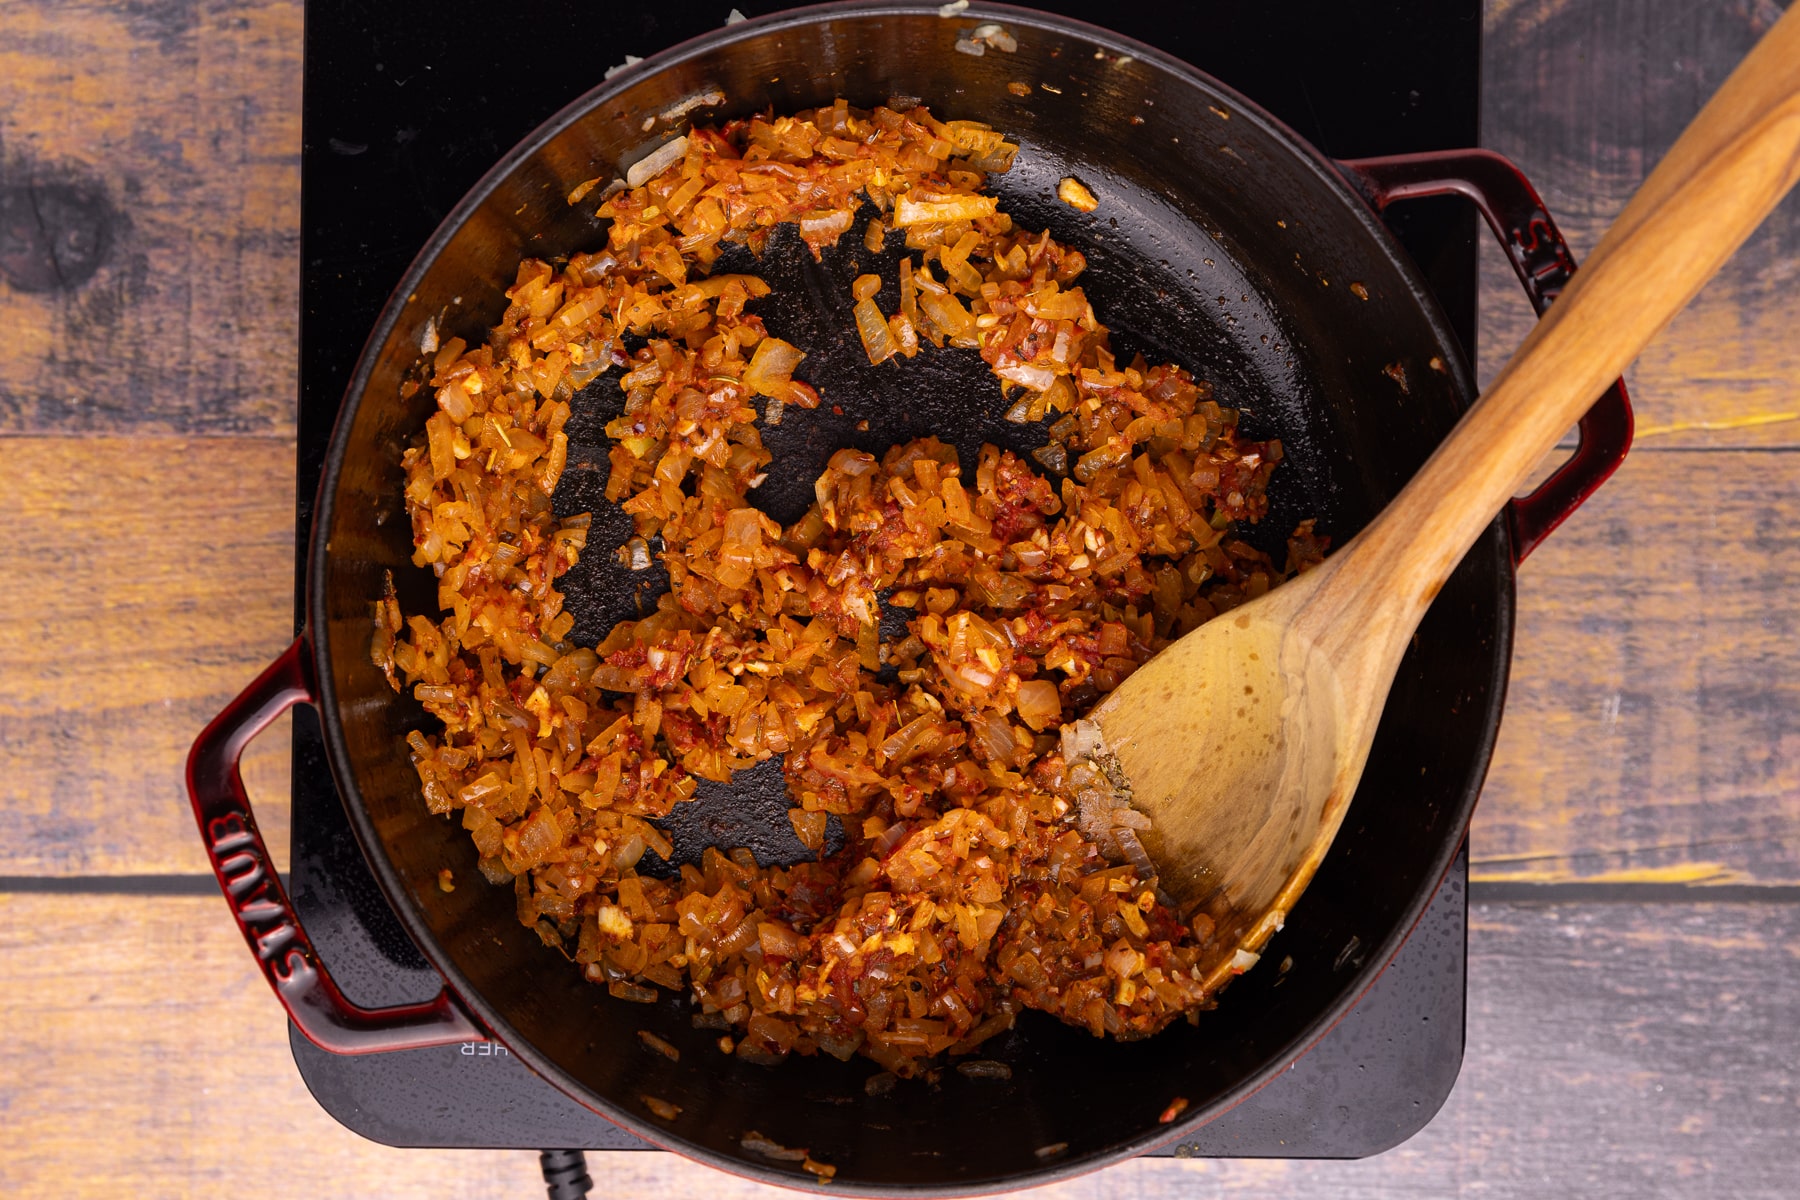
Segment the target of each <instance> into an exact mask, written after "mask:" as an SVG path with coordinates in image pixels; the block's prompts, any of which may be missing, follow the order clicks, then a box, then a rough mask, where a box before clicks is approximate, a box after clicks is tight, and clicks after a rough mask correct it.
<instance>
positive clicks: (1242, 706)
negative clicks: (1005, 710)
mask: <svg viewBox="0 0 1800 1200" xmlns="http://www.w3.org/2000/svg"><path fill="white" fill-rule="evenodd" d="M1797 177H1800V5H1796V6H1795V7H1794V8H1793V9H1791V10H1790V11H1789V12H1788V13H1787V14H1786V15H1785V16H1783V17H1782V18H1781V19H1780V20H1779V21H1778V22H1777V23H1776V25H1775V27H1774V28H1773V29H1771V30H1770V31H1769V33H1768V34H1767V35H1766V36H1765V37H1764V38H1763V39H1762V41H1761V43H1760V44H1759V45H1758V46H1757V47H1756V48H1755V49H1754V50H1753V51H1752V52H1751V53H1750V55H1749V57H1747V58H1746V59H1745V60H1744V61H1743V62H1742V63H1741V64H1740V65H1739V66H1738V68H1737V70H1736V71H1734V72H1732V74H1731V77H1730V78H1729V79H1727V80H1726V81H1725V85H1724V86H1723V87H1721V88H1720V89H1719V92H1718V94H1717V95H1715V96H1714V97H1713V98H1712V100H1711V102H1710V103H1708V104H1707V106H1706V108H1705V109H1704V110H1702V111H1701V113H1700V115H1699V116H1698V117H1697V118H1695V120H1694V123H1693V124H1692V125H1690V126H1689V127H1688V128H1687V131H1686V132H1685V133H1683V134H1682V136H1681V139H1680V140H1679V141H1678V142H1676V144H1675V146H1674V148H1673V149H1672V150H1670V151H1669V154H1668V156H1667V157H1666V158H1664V159H1663V161H1662V163H1661V164H1660V165H1658V167H1657V168H1656V170H1655V172H1654V173H1652V174H1651V176H1650V178H1649V179H1647V180H1646V181H1645V182H1644V185H1643V187H1641V188H1639V189H1638V192H1637V195H1636V196H1634V197H1633V198H1632V201H1631V203H1630V204H1629V205H1628V206H1626V209H1625V211H1624V212H1623V213H1622V214H1620V216H1619V219H1618V220H1617V221H1615V222H1614V223H1613V226H1612V228H1611V229H1610V230H1608V231H1607V234H1606V237H1605V238H1604V239H1603V240H1602V241H1601V243H1600V245H1599V247H1598V248H1597V249H1596V250H1595V251H1594V253H1593V254H1592V255H1591V256H1590V257H1589V258H1588V260H1587V264H1586V265H1585V266H1583V267H1582V268H1581V270H1580V271H1578V272H1577V273H1576V274H1575V276H1574V279H1573V282H1572V283H1571V284H1570V286H1569V287H1568V288H1567V290H1565V291H1564V292H1563V294H1562V296H1561V298H1560V299H1558V300H1557V302H1556V304H1555V305H1554V307H1552V308H1551V309H1550V311H1549V312H1548V313H1547V314H1546V315H1545V317H1544V319H1543V320H1542V321H1540V322H1539V323H1538V324H1537V326H1536V327H1535V328H1534V329H1533V330H1532V332H1531V335H1530V336H1529V337H1527V338H1526V339H1525V342H1524V344H1523V345H1521V346H1520V347H1519V350H1518V352H1517V353H1516V354H1514V355H1513V357H1512V360H1511V361H1510V362H1508V363H1507V364H1506V367H1505V368H1504V369H1503V370H1502V371H1501V372H1500V374H1499V376H1498V377H1496V378H1495V380H1494V382H1493V385H1492V386H1491V387H1489V388H1488V390H1487V392H1486V394H1484V395H1483V396H1482V397H1481V399H1480V400H1479V401H1478V402H1477V403H1476V404H1475V406H1474V407H1473V408H1471V409H1470V410H1469V411H1468V413H1467V414H1465V415H1464V417H1463V419H1462V421H1461V422H1460V423H1459V424H1458V425H1457V427H1456V429H1455V430H1454V431H1453V432H1452V433H1451V434H1450V436H1449V438H1448V439H1446V440H1445V441H1444V443H1443V444H1442V445H1441V446H1440V447H1439V448H1438V450H1437V451H1436V453H1434V454H1433V455H1432V457H1431V458H1430V460H1429V461H1427V462H1426V464H1425V465H1424V467H1423V468H1421V469H1420V471H1419V473H1418V475H1417V476H1415V477H1414V478H1413V480H1412V481H1411V482H1410V483H1409V484H1407V486H1406V488H1405V489H1404V490H1403V491H1402V492H1401V493H1400V495H1399V496H1398V497H1396V498H1395V500H1394V502H1393V503H1392V504H1390V505H1388V507H1387V508H1386V509H1385V510H1384V511H1383V512H1382V513H1381V514H1380V515H1379V516H1378V517H1377V518H1376V519H1375V520H1374V521H1373V522H1372V523H1371V524H1370V525H1369V526H1368V527H1367V528H1366V529H1364V530H1363V531H1362V532H1361V533H1360V534H1358V535H1357V536H1356V537H1355V538H1353V539H1351V541H1350V542H1349V543H1348V544H1346V545H1345V546H1344V547H1343V548H1342V549H1341V550H1339V551H1338V552H1337V554H1335V555H1333V556H1332V557H1331V558H1329V559H1327V560H1326V562H1325V563H1324V564H1323V565H1322V566H1319V567H1316V568H1314V569H1313V570H1311V571H1308V572H1307V573H1305V574H1304V575H1300V576H1298V577H1296V578H1294V579H1292V580H1290V581H1289V582H1287V583H1285V584H1283V585H1282V586H1281V587H1279V588H1276V589H1275V590H1273V591H1271V592H1269V593H1267V594H1266V595H1264V596H1262V597H1260V598H1259V599H1257V600H1254V601H1252V602H1250V603H1248V604H1246V605H1244V606H1242V607H1241V608H1236V609H1233V610H1232V611H1230V612H1228V613H1225V614H1224V615H1222V616H1220V617H1217V618H1215V619H1214V620H1212V621H1210V622H1208V623H1207V624H1206V625H1203V626H1202V627H1200V628H1199V629H1196V630H1195V631H1193V632H1192V633H1190V634H1188V635H1187V636H1186V637H1184V638H1182V639H1181V640H1180V641H1178V642H1176V643H1175V644H1174V645H1172V646H1170V647H1169V648H1168V649H1166V650H1164V651H1163V652H1162V653H1161V654H1159V655H1157V656H1156V657H1155V658H1153V659H1151V660H1150V662H1149V663H1147V664H1145V666H1143V667H1142V668H1141V669H1139V670H1138V671H1137V672H1136V673H1135V674H1133V675H1132V676H1130V677H1129V678H1128V679H1127V680H1126V681H1125V682H1124V683H1123V684H1121V685H1120V686H1119V688H1118V689H1117V690H1115V691H1114V692H1113V693H1112V694H1111V695H1109V696H1108V697H1107V698H1106V700H1105V701H1104V702H1102V703H1101V704H1100V705H1099V706H1098V707H1097V708H1096V709H1095V710H1094V712H1093V713H1092V714H1091V716H1090V719H1091V720H1092V721H1094V722H1095V723H1097V724H1098V726H1099V735H1100V739H1101V742H1102V743H1103V744H1102V746H1101V749H1100V752H1099V755H1098V757H1099V759H1100V761H1101V762H1102V763H1104V762H1105V756H1106V755H1107V754H1110V755H1111V756H1112V757H1113V758H1114V759H1116V766H1117V767H1118V768H1120V769H1121V770H1122V771H1123V774H1124V777H1125V779H1126V781H1127V782H1128V783H1129V785H1130V795H1129V799H1130V800H1131V802H1132V803H1133V805H1134V806H1135V807H1136V808H1138V809H1139V810H1140V811H1142V812H1144V813H1146V814H1148V815H1149V816H1150V817H1151V819H1152V821H1153V822H1154V824H1153V827H1152V828H1151V829H1149V830H1147V831H1146V832H1145V834H1144V835H1143V838H1142V840H1143V842H1144V845H1145V848H1146V849H1147V850H1148V851H1149V853H1150V856H1151V858H1152V859H1153V860H1154V861H1155V863H1156V865H1157V867H1158V869H1159V872H1160V880H1161V884H1162V887H1163V888H1164V890H1166V891H1167V892H1169V893H1170V894H1172V896H1173V897H1174V898H1175V899H1176V900H1177V901H1179V902H1180V903H1181V905H1182V909H1183V915H1184V918H1185V917H1188V916H1191V915H1192V914H1194V913H1195V912H1196V911H1200V912H1204V913H1205V914H1206V915H1207V916H1209V917H1210V918H1211V919H1212V921H1213V923H1214V926H1215V933H1214V940H1213V942H1212V943H1211V949H1210V951H1209V954H1208V957H1207V960H1206V961H1207V976H1208V982H1209V985H1212V986H1216V985H1218V984H1220V983H1223V982H1224V981H1226V980H1227V979H1229V978H1230V977H1231V975H1232V974H1234V973H1237V972H1240V971H1242V970H1244V969H1246V968H1247V967H1248V966H1249V965H1250V964H1252V963H1254V962H1255V960H1256V959H1255V956H1256V954H1257V952H1259V951H1260V950H1261V948H1262V946H1263V944H1264V943H1265V942H1266V941H1267V940H1268V938H1269V935H1270V934H1271V933H1273V932H1274V931H1275V930H1277V929H1279V928H1281V924H1282V921H1283V920H1284V918H1285V917H1286V915H1287V913H1288V911H1289V909H1291V908H1292V907H1293V905H1294V903H1295V901H1297V900H1298V899H1299V897H1300V893H1301V892H1302V890H1304V889H1305V887H1306V885H1307V883H1308V882H1309V881H1310V880H1311V879H1312V876H1313V872H1314V870H1315V869H1317V867H1318V865H1319V861H1320V860H1321V859H1322V858H1323V857H1324V855H1325V852H1326V850H1327V849H1329V848H1330V846H1331V840H1332V838H1333V837H1334V836H1335V835H1336V833H1337V830H1338V826H1339V824H1341V823H1342V821H1343V819H1344V812H1345V810H1346V809H1347V808H1348V807H1349V803H1350V797H1351V795H1352V794H1353V793H1354V792H1355V791H1356V784H1357V781H1358V779H1360V778H1361V776H1362V770H1363V764H1364V762H1365V761H1366V760H1367V758H1368V754H1369V743H1370V742H1371V741H1372V740H1373V738H1374V736H1375V728H1376V724H1377V722H1378V720H1379V718H1380V715H1381V709H1382V706H1383V704H1384V703H1385V702H1386V699H1387V694H1388V690H1389V688H1390V686H1391V685H1392V683H1393V679H1394V672H1395V671H1396V669H1397V668H1398V667H1399V664H1400V658H1401V654H1402V653H1403V651H1404V650H1405V649H1406V646H1407V643H1408V642H1409V640H1410V639H1411V638H1412V635H1413V630H1414V629H1415V628H1416V627H1417V625H1418V623H1419V619H1420V618H1421V617H1422V616H1423V615H1424V613H1425V610H1426V608H1427V607H1428V606H1429V605H1430V603H1431V601H1432V599H1433V598H1434V597H1435V596H1436V595H1437V593H1438V589H1439V588H1441V587H1442V586H1443V584H1444V581H1445V580H1446V579H1447V578H1448V577H1449V575H1450V573H1451V571H1452V570H1453V569H1454V568H1455V567H1456V565H1457V563H1458V562H1459V561H1461V559H1462V556H1463V554H1464V553H1465V552H1466V551H1467V550H1468V548H1469V547H1470V546H1471V545H1473V544H1474V542H1475V540H1476V538H1477V537H1478V536H1480V534H1481V532H1482V531H1483V530H1484V529H1485V528H1487V526H1488V523H1489V522H1490V521H1491V520H1492V519H1493V517H1494V515H1495V514H1496V513H1497V512H1499V511H1500V509H1501V507H1502V506H1503V505H1505V504H1506V502H1507V501H1508V499H1510V498H1511V497H1512V496H1513V495H1514V494H1516V493H1517V492H1518V490H1519V489H1520V487H1521V486H1522V485H1523V484H1524V482H1525V480H1526V477H1527V476H1528V475H1529V474H1530V473H1531V471H1532V469H1533V467H1535V466H1536V464H1537V463H1538V462H1539V460H1541V459H1542V458H1543V457H1544V456H1545V454H1547V453H1548V452H1549V451H1550V449H1551V448H1552V447H1553V446H1555V444H1556V442H1557V439H1558V438H1560V437H1561V436H1562V434H1563V433H1564V432H1565V431H1567V430H1568V429H1569V428H1570V426H1572V425H1573V424H1574V423H1575V421H1576V420H1577V418H1579V417H1580V416H1581V414H1582V413H1583V412H1585V411H1586V410H1587V408H1588V407H1589V405H1591V404H1592V403H1593V402H1594V400H1595V399H1596V398H1598V397H1599V395H1600V394H1601V393H1602V392H1603V391H1604V390H1605V389H1606V387H1607V386H1608V385H1609V384H1610V383H1611V381H1612V380H1613V379H1615V378H1617V377H1618V376H1619V375H1620V373H1621V372H1622V371H1623V370H1624V368H1625V366H1626V365H1627V364H1628V363H1630V362H1631V361H1632V359H1634V358H1636V357H1637V355H1638V352H1639V351H1641V350H1642V349H1643V348H1644V346H1645V345H1646V344H1647V343H1648V342H1649V341H1650V340H1651V338H1652V337H1654V336H1655V335H1656V334H1657V333H1658V332H1659V331H1660V330H1661V329H1662V328H1663V326H1664V325H1666V324H1668V322H1669V320H1670V319H1671V318H1673V317H1674V316H1675V314H1676V313H1677V312H1679V311H1680V310H1681V309H1682V308H1683V307H1684V306H1685V305H1686V304H1687V302H1688V301H1689V300H1690V299H1691V298H1692V297H1693V296H1694V294H1695V293H1696V292H1697V291H1699V289H1700V287H1701V285H1702V284H1703V283H1705V282H1706V281H1707V280H1708V279H1710V278H1711V277H1712V275H1713V274H1714V273H1715V272H1716V271H1717V270H1718V269H1719V268H1720V267H1721V266H1722V265H1723V264H1724V262H1725V260H1726V259H1727V258H1729V257H1730V256H1731V254H1732V252H1733V251H1735V250H1736V249H1737V247H1738V246H1739V245H1740V244H1741V243H1742V242H1743V240H1744V239H1745V238H1746V237H1748V236H1749V234H1750V231H1751V230H1752V229H1754V228H1755V227H1756V225H1757V224H1758V223H1759V222H1760V221H1761V220H1762V219H1763V217H1764V216H1765V215H1767V213H1768V212H1769V211H1770V210H1771V209H1772V208H1774V207H1775V205H1776V204H1777V203H1778V202H1779V201H1780V200H1781V198H1782V196H1783V195H1784V194H1785V193H1786V192H1787V191H1788V189H1789V188H1790V187H1792V186H1793V184H1794V182H1795V180H1796V178H1797ZM1089 732H1090V733H1091V731H1089ZM1115 778H1116V776H1115Z"/></svg>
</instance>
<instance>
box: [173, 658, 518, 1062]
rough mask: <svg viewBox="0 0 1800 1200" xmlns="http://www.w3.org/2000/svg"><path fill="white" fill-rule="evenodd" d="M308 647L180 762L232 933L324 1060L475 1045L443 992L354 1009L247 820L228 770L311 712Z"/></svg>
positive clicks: (478, 1037)
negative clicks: (289, 715) (292, 717)
mask: <svg viewBox="0 0 1800 1200" xmlns="http://www.w3.org/2000/svg"><path fill="white" fill-rule="evenodd" d="M311 657H312V656H311V646H310V644H309V643H308V641H307V638H306V635H305V634H301V635H300V637H298V638H296V639H295V640H294V643H293V645H291V646H289V647H288V648H287V649H286V650H284V651H283V652H282V654H281V657H280V658H277V659H276V660H275V661H274V663H272V664H271V665H270V666H269V669H268V670H266V671H264V672H263V673H262V674H261V675H258V676H257V677H256V679H255V681H254V682H252V683H251V684H250V686H249V687H247V688H245V689H244V691H243V694H242V695H240V696H238V698H237V699H235V700H233V701H232V702H231V703H230V704H228V705H226V706H225V711H224V712H222V713H220V714H219V715H218V716H217V717H215V718H213V721H212V724H210V725H208V726H207V727H206V728H205V729H204V730H202V731H201V733H200V736H199V737H198V738H196V739H195V740H194V748H193V750H191V751H190V752H189V753H188V763H187V786H188V798H189V799H190V800H192V801H193V804H194V819H195V820H196V821H197V822H199V825H200V837H201V840H202V841H204V842H205V843H206V853H207V856H208V857H209V858H210V859H211V860H212V867H213V874H215V875H217V876H218V879H219V887H220V888H222V889H223V890H224V892H225V900H226V902H227V903H228V904H230V905H231V911H232V915H234V916H235V917H237V923H238V929H239V930H240V931H242V933H243V935H244V941H245V943H247V944H248V945H249V947H250V952H251V953H252V954H254V955H255V956H256V961H257V963H258V965H259V966H261V967H262V972H263V975H264V976H265V977H267V979H268V981H269V985H270V986H271V987H273V988H274V989H275V995H276V997H277V998H278V999H279V1000H280V1001H281V1003H282V1005H283V1007H285V1008H286V1009H287V1011H288V1016H289V1017H291V1018H292V1019H293V1022H294V1024H295V1026H297V1027H298V1028H299V1030H300V1032H301V1033H303V1034H305V1035H306V1037H307V1040H309V1041H311V1042H312V1043H313V1044H314V1045H316V1046H318V1047H319V1048H320V1049H321V1050H328V1051H330V1052H332V1053H333V1054H375V1053H380V1052H382V1051H387V1050H415V1049H418V1048H420V1047H423V1046H441V1045H444V1044H446V1043H449V1042H474V1041H482V1040H484V1035H483V1033H482V1031H481V1029H480V1028H479V1027H478V1026H477V1025H476V1024H475V1021H474V1019H473V1018H472V1017H470V1016H469V1014H468V1013H467V1011H465V1010H464V1008H463V1006H462V1003H461V1002H460V1001H459V1000H457V998H456V997H455V996H454V995H452V994H451V992H450V990H449V989H448V988H446V989H444V990H443V991H441V992H439V993H438V995H437V998H436V999H435V1000H431V1001H428V1002H426V1003H424V1004H402V1005H397V1006H395V1007H393V1008H363V1007H361V1006H359V1005H356V1004H353V1003H351V1002H350V1001H349V1000H348V999H347V998H345V996H344V993H343V992H342V991H340V990H339V989H338V986H337V984H336V982H334V981H333V980H332V978H331V975H330V973H329V972H327V971H326V969H325V965H324V964H323V963H321V962H320V961H319V955H318V952H317V951H316V950H314V949H313V944H312V941H311V939H309V938H308V937H307V936H306V931H305V930H303V929H302V928H301V927H300V918H299V917H298V916H297V915H296V914H295V912H294V906H293V904H292V903H291V902H290V901H289V900H288V895H287V889H286V888H284V887H283V886H282V885H281V877H280V876H279V875H278V874H276V872H275V864H274V862H273V861H272V860H271V859H270V858H269V849H268V847H267V846H266V845H264V844H263V839H262V834H261V833H260V832H258V830H257V828H256V819H255V818H254V817H253V816H251V814H250V798H249V796H247V795H246V794H245V792H244V778H243V775H242V774H241V773H240V772H239V770H238V760H239V758H240V757H241V756H242V755H243V752H244V747H245V746H247V745H249V743H250V739H251V738H253V737H255V736H256V735H257V734H258V733H261V732H262V731H263V730H264V729H265V728H267V727H268V725H269V723H270V722H272V721H273V720H274V719H275V718H276V717H278V716H280V715H281V714H282V713H284V712H286V711H287V710H288V709H290V708H292V707H293V706H294V705H296V704H302V703H305V704H313V703H316V700H315V689H314V687H313V681H312V669H311V666H310V663H311Z"/></svg>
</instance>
